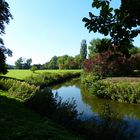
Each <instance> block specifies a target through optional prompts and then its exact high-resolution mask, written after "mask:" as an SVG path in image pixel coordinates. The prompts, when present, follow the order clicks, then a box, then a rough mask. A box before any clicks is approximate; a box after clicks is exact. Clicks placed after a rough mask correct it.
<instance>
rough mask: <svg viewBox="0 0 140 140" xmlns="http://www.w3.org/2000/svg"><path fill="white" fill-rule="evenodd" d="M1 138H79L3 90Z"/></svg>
mask: <svg viewBox="0 0 140 140" xmlns="http://www.w3.org/2000/svg"><path fill="white" fill-rule="evenodd" d="M0 139H1V140H15V139H20V140H48V139H50V140H78V138H76V137H74V136H72V134H71V133H69V132H68V131H66V130H65V129H64V128H63V127H61V126H59V125H58V124H56V123H54V122H52V121H51V120H48V119H45V118H42V117H41V116H40V115H39V114H37V113H35V112H34V111H32V110H31V109H29V108H27V107H26V106H25V105H24V104H23V102H21V101H19V100H17V99H15V98H12V97H11V96H9V95H8V93H7V92H3V91H0Z"/></svg>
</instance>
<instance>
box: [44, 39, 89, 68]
mask: <svg viewBox="0 0 140 140" xmlns="http://www.w3.org/2000/svg"><path fill="white" fill-rule="evenodd" d="M86 58H87V43H86V40H82V42H81V48H80V54H78V55H76V56H75V57H72V56H69V55H63V56H58V57H57V56H54V57H52V59H51V60H50V61H49V62H47V63H45V68H46V69H81V68H82V67H83V62H84V61H85V59H86Z"/></svg>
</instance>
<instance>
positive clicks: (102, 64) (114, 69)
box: [84, 50, 131, 76]
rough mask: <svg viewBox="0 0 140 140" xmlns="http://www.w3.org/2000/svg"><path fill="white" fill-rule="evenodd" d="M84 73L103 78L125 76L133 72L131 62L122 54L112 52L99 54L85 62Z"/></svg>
mask: <svg viewBox="0 0 140 140" xmlns="http://www.w3.org/2000/svg"><path fill="white" fill-rule="evenodd" d="M84 71H85V72H87V73H90V72H93V73H96V74H99V75H101V76H125V75H128V74H129V73H130V71H131V68H130V63H129V60H128V59H127V58H126V57H125V56H123V55H122V54H121V53H114V52H112V51H110V50H108V51H106V52H103V53H99V54H97V55H95V56H94V57H93V58H90V59H87V60H86V61H85V62H84Z"/></svg>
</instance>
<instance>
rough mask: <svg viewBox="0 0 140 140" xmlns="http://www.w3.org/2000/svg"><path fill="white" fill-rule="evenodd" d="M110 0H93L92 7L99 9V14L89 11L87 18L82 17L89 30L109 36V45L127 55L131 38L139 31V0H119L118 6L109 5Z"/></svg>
mask: <svg viewBox="0 0 140 140" xmlns="http://www.w3.org/2000/svg"><path fill="white" fill-rule="evenodd" d="M110 1H111V0H94V1H93V3H92V7H93V8H96V9H98V10H100V12H99V15H95V14H93V13H91V12H89V18H83V21H84V22H85V27H87V29H88V30H89V32H92V31H93V32H94V33H96V32H99V33H101V34H103V35H105V36H108V35H109V36H110V37H111V39H110V40H111V46H110V47H112V49H113V50H114V51H119V52H121V53H122V54H124V55H125V56H127V57H129V49H130V48H132V47H133V45H132V42H133V39H134V38H135V37H136V36H137V35H138V34H139V33H140V28H139V27H140V10H139V7H140V1H139V0H127V1H126V0H121V4H120V7H119V8H116V9H114V8H113V7H111V6H110Z"/></svg>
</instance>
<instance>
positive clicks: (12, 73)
mask: <svg viewBox="0 0 140 140" xmlns="http://www.w3.org/2000/svg"><path fill="white" fill-rule="evenodd" d="M8 71H9V72H8V73H7V74H6V75H5V76H6V77H11V78H16V79H20V80H23V79H25V78H26V77H28V76H30V75H38V74H40V73H43V72H49V73H64V72H81V71H82V70H37V71H35V73H33V72H32V71H30V70H8Z"/></svg>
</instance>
